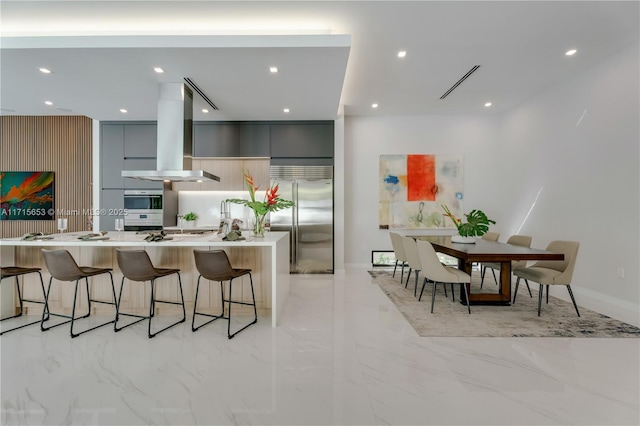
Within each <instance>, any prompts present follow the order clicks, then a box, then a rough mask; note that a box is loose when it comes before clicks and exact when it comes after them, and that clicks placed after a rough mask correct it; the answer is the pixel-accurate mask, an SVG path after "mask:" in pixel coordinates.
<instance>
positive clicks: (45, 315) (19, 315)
mask: <svg viewBox="0 0 640 426" xmlns="http://www.w3.org/2000/svg"><path fill="white" fill-rule="evenodd" d="M36 272H37V273H38V276H39V277H40V287H41V288H42V298H43V299H42V300H41V301H40V300H29V299H23V298H22V295H21V292H20V281H19V279H18V276H17V275H16V276H15V277H14V278H15V283H16V289H17V292H18V299H19V301H20V312H19V313H18V315H14V316H11V317H7V318H3V319H1V320H0V321H4V320H8V319H12V318H18V317H21V316H22V314H23V307H24V302H31V303H40V304H43V305H44V309H43V311H42V316H43V318H44V321H48V320H49V313H48V309H47V305H46V304H45V299H46V294H47V293H46V291H45V289H44V282H43V281H42V274H41V273H40V271H36ZM42 321H43V319H39V320H37V321H33V322H30V323H27V324H22V325H20V326H17V327H13V328H10V329H8V330H4V331H1V332H0V336H1V335H3V334H5V333H8V332H10V331H13V330H18V329H20V328H24V327H27V326H30V325H34V324H38V323H40V322H42Z"/></svg>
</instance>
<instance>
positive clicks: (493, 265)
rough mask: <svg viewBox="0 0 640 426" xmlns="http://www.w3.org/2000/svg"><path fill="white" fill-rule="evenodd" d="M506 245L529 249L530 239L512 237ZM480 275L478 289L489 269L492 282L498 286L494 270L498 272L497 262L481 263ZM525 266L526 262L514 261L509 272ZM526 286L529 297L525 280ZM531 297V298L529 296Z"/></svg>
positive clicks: (526, 236) (527, 237) (520, 236)
mask: <svg viewBox="0 0 640 426" xmlns="http://www.w3.org/2000/svg"><path fill="white" fill-rule="evenodd" d="M507 244H511V245H514V246H520V247H531V237H530V236H529V235H512V236H510V237H509V239H508V240H507ZM481 265H482V273H481V279H480V288H482V285H483V284H484V275H485V272H486V270H487V269H491V274H492V275H493V280H494V281H495V283H496V285H497V284H498V279H497V278H496V270H500V264H499V263H497V262H482V263H481ZM526 266H527V261H526V260H514V261H512V262H511V270H513V269H514V268H524V267H526ZM525 283H526V284H527V288H528V289H529V295H530V296H531V289H530V288H529V283H528V282H527V281H526V280H525ZM531 297H533V296H531Z"/></svg>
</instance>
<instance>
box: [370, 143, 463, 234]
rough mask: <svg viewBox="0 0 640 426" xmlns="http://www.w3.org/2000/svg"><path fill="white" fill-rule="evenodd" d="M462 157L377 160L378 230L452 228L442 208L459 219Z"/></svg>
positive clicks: (383, 156) (415, 156) (460, 213)
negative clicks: (378, 167) (444, 207)
mask: <svg viewBox="0 0 640 426" xmlns="http://www.w3.org/2000/svg"><path fill="white" fill-rule="evenodd" d="M463 183H464V180H463V162H462V156H461V155H435V154H409V155H381V156H380V175H379V188H380V209H379V215H380V229H433V228H455V227H454V226H453V223H451V221H450V220H449V219H447V220H445V217H444V216H443V213H444V211H443V210H442V204H445V205H447V206H448V207H449V208H450V209H451V212H452V213H453V214H455V215H456V216H458V217H461V216H462V211H463V209H462V201H463V199H464V188H463Z"/></svg>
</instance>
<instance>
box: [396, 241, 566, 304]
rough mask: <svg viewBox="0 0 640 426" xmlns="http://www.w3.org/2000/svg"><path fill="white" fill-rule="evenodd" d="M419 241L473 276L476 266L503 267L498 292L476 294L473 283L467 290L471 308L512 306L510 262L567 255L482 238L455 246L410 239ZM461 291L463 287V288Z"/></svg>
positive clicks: (462, 295)
mask: <svg viewBox="0 0 640 426" xmlns="http://www.w3.org/2000/svg"><path fill="white" fill-rule="evenodd" d="M408 236H409V237H411V238H414V239H416V240H425V241H429V242H430V243H431V244H432V245H433V248H434V249H435V251H436V252H439V253H443V254H446V255H449V256H452V257H455V258H457V259H458V268H459V269H460V270H462V271H464V272H466V273H467V274H469V275H471V271H472V267H473V264H474V263H476V262H493V263H499V264H500V279H499V283H498V284H499V285H498V292H497V293H491V292H486V291H484V292H477V291H476V292H473V291H472V289H471V283H467V284H461V286H462V285H466V286H467V294H469V304H471V305H502V306H510V305H511V261H513V260H525V261H535V260H564V254H562V253H554V252H550V251H547V250H541V249H536V248H530V247H522V246H516V245H512V244H506V243H500V242H494V241H487V240H483V239H481V238H478V239H476V242H475V243H472V244H468V243H454V242H452V241H451V237H450V236H432V235H408ZM460 289H461V290H462V287H460ZM460 299H461V303H463V304H466V303H467V300H466V297H465V295H464V292H463V291H461V292H460Z"/></svg>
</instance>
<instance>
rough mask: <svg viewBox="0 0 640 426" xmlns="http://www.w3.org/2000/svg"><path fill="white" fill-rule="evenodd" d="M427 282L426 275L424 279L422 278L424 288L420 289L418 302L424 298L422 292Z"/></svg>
mask: <svg viewBox="0 0 640 426" xmlns="http://www.w3.org/2000/svg"><path fill="white" fill-rule="evenodd" d="M425 284H427V277H424V280H422V290H420V297H418V302H419V301H421V300H422V293H423V292H424V286H425Z"/></svg>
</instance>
